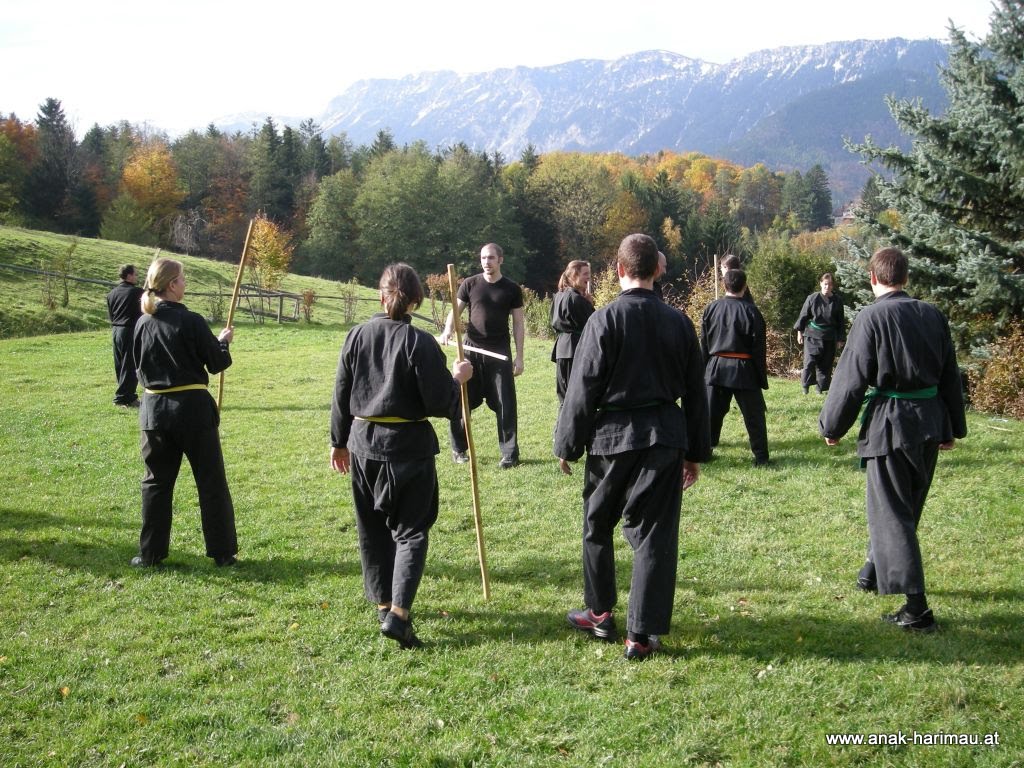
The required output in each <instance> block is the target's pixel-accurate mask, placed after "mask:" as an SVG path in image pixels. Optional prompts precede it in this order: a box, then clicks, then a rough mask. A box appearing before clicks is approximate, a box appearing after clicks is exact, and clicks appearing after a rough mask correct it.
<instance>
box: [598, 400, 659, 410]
mask: <svg viewBox="0 0 1024 768" xmlns="http://www.w3.org/2000/svg"><path fill="white" fill-rule="evenodd" d="M661 404H662V403H661V402H660V401H657V400H656V401H654V402H651V403H640V404H639V405H602V406H601V407H600V408H598V410H599V411H604V412H606V413H614V412H617V411H635V410H637V409H638V408H656V407H657V406H659V405H661Z"/></svg>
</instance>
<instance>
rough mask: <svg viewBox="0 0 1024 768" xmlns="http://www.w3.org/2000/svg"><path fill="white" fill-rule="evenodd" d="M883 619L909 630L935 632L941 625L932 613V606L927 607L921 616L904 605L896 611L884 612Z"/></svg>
mask: <svg viewBox="0 0 1024 768" xmlns="http://www.w3.org/2000/svg"><path fill="white" fill-rule="evenodd" d="M882 621H884V622H886V623H888V624H895V625H896V626H897V627H900V628H901V629H905V630H906V631H907V632H923V633H928V632H934V631H935V630H937V629H938V628H939V625H938V624H936V623H935V614H934V613H932V609H931V608H927V609H925V612H924V613H922V614H921V615H920V616H914V615H913V614H911V613H910V612H909V611H908V610H907V606H905V605H904V606H903V607H902V608H900V609H899V610H898V611H896V613H886V614H883V615H882Z"/></svg>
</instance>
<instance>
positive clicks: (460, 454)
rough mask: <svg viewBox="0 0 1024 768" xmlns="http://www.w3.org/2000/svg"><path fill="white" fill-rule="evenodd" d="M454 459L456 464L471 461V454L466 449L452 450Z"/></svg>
mask: <svg viewBox="0 0 1024 768" xmlns="http://www.w3.org/2000/svg"><path fill="white" fill-rule="evenodd" d="M452 461H454V462H455V463H456V464H465V463H466V462H467V461H469V456H468V455H467V454H466V452H465V451H452Z"/></svg>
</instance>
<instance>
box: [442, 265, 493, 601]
mask: <svg viewBox="0 0 1024 768" xmlns="http://www.w3.org/2000/svg"><path fill="white" fill-rule="evenodd" d="M455 287H456V286H455V265H454V264H449V265H448V290H449V291H450V292H451V296H452V330H453V331H455V345H456V347H457V348H458V358H459V362H460V363H461V362H462V361H463V360H465V359H466V356H465V352H464V351H463V346H462V319H461V318H460V317H459V300H458V298H456V296H455ZM461 390H462V421H463V423H464V424H465V425H466V443H467V444H468V445H469V484H470V486H471V487H472V489H473V522H474V524H475V525H476V551H477V555H478V556H479V558H480V579H481V580H482V581H483V586H484V600H490V599H491V582H490V579H489V578H488V576H487V553H486V552H485V551H484V521H483V519H482V518H481V517H480V490H479V488H478V487H477V477H476V449H475V448H474V447H473V429H472V427H471V426H470V409H469V385H468V384H467V383H466V382H463V383H462V385H461Z"/></svg>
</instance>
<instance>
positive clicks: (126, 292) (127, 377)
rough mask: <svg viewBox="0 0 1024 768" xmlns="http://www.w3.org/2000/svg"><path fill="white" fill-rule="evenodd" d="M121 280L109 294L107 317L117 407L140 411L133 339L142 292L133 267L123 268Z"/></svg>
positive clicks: (140, 309)
mask: <svg viewBox="0 0 1024 768" xmlns="http://www.w3.org/2000/svg"><path fill="white" fill-rule="evenodd" d="M120 277H121V282H120V283H118V284H117V285H116V286H115V287H114V290H112V291H111V292H110V293H108V294H107V316H108V317H109V318H110V325H111V328H112V336H113V341H114V375H116V376H117V390H116V391H115V392H114V405H117V406H120V407H121V408H138V407H139V396H138V395H137V394H136V392H135V390H136V388H137V387H138V385H139V380H138V378H137V377H136V375H135V360H134V359H133V357H132V337H133V334H134V333H135V323H136V322H137V321H138V319H139V318H140V317H141V316H142V303H141V299H142V289H141V288H139V287H138V286H137V285H136V284H135V282H136V280H137V279H138V278H137V277H136V275H135V267H134V266H133V265H131V264H125V265H124V266H123V267H121V272H120Z"/></svg>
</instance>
